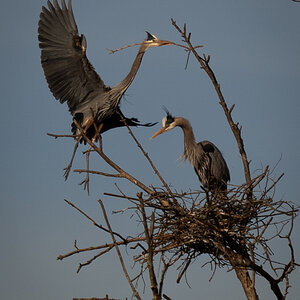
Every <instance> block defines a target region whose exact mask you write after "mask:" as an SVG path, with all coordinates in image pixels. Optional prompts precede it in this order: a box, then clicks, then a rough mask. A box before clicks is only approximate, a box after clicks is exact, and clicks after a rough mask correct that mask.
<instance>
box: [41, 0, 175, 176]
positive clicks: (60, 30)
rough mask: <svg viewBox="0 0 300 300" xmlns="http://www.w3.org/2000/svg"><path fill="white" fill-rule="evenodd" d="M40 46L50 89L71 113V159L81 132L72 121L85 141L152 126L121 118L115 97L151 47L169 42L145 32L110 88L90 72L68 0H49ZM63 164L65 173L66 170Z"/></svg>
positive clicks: (44, 16) (82, 36)
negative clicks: (125, 70) (123, 72)
mask: <svg viewBox="0 0 300 300" xmlns="http://www.w3.org/2000/svg"><path fill="white" fill-rule="evenodd" d="M38 33H39V35H38V39H39V42H40V43H39V46H40V48H41V50H42V53H41V62H42V66H43V69H44V73H45V77H46V79H47V82H48V85H49V88H50V90H51V92H52V93H53V95H54V97H55V98H56V99H57V100H59V101H60V102H61V103H63V102H65V101H67V103H68V107H69V110H70V112H71V114H72V116H73V123H72V132H73V134H74V135H75V136H77V143H76V145H75V148H74V152H73V156H72V159H71V162H70V165H71V164H72V160H73V158H74V155H75V152H76V149H77V146H78V143H79V142H81V141H82V138H81V137H80V130H78V128H77V126H76V125H75V124H74V120H76V122H77V123H78V124H79V125H80V126H81V127H82V128H83V130H84V132H85V134H86V135H87V137H89V138H90V139H94V141H95V140H97V136H98V135H99V133H100V132H101V133H103V132H104V131H106V130H109V129H112V128H115V127H120V126H125V123H124V120H125V122H126V124H127V125H129V126H152V125H153V123H147V124H140V123H139V121H138V120H137V119H136V118H126V117H124V115H123V114H122V112H121V110H120V108H119V104H120V100H121V98H122V96H123V94H124V93H125V91H126V90H127V88H128V87H129V86H130V84H131V83H132V81H133V79H134V77H135V75H136V73H137V71H138V69H139V67H140V64H141V61H142V58H143V55H144V53H145V52H146V50H147V49H148V48H150V47H156V46H162V45H171V44H173V43H172V42H170V41H165V40H159V39H158V38H157V37H155V36H154V35H152V34H150V33H148V37H147V39H146V40H144V41H143V42H142V43H141V46H140V48H139V50H138V53H137V55H136V58H135V60H134V62H133V64H132V67H131V69H130V71H129V73H128V75H127V76H126V77H125V78H124V79H123V80H122V81H121V82H120V83H119V84H117V85H116V86H114V87H112V88H110V87H108V86H106V85H105V84H104V82H103V81H102V79H101V78H100V77H99V75H98V74H97V73H96V72H95V70H94V68H93V66H92V65H91V64H90V62H89V60H88V59H87V56H86V48H87V42H86V38H85V36H84V35H83V34H82V35H79V33H78V29H77V25H76V22H75V18H74V15H73V11H72V3H71V0H69V1H68V7H67V6H66V3H65V0H61V7H60V6H59V4H58V2H57V0H53V4H52V3H51V2H50V1H48V8H46V7H44V6H43V7H42V12H41V14H40V20H39V27H38ZM70 165H69V166H68V168H67V174H66V176H67V175H68V171H69V169H70Z"/></svg>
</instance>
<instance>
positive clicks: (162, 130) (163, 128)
mask: <svg viewBox="0 0 300 300" xmlns="http://www.w3.org/2000/svg"><path fill="white" fill-rule="evenodd" d="M165 131H166V127H162V128H161V129H159V130H158V131H157V132H155V133H154V134H153V135H152V136H151V138H150V140H152V139H154V138H155V137H156V136H158V135H160V134H161V133H164V132H165Z"/></svg>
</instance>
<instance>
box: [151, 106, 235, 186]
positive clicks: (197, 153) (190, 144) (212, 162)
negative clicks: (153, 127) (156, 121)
mask: <svg viewBox="0 0 300 300" xmlns="http://www.w3.org/2000/svg"><path fill="white" fill-rule="evenodd" d="M166 113H167V116H166V117H164V118H163V120H162V125H163V126H162V128H161V129H160V130H158V131H157V132H156V133H155V134H154V135H153V136H152V137H151V139H153V138H155V137H156V136H158V135H159V134H161V133H163V132H166V131H169V130H171V129H173V128H175V127H177V126H178V127H180V128H181V129H182V131H183V134H184V152H183V158H184V159H188V160H189V161H190V163H191V164H192V165H193V167H194V169H195V172H196V174H197V175H198V178H199V180H200V182H201V183H202V184H203V187H204V188H205V189H206V190H208V191H212V192H214V191H226V189H227V182H228V181H229V180H230V174H229V170H228V167H227V164H226V162H225V160H224V158H223V156H222V154H221V152H220V150H219V149H218V148H217V147H216V146H215V145H214V144H213V143H212V142H209V141H202V142H200V143H196V141H195V137H194V133H193V128H192V126H191V124H190V122H189V121H188V120H187V119H185V118H182V117H173V116H172V115H171V114H170V113H169V112H168V111H166Z"/></svg>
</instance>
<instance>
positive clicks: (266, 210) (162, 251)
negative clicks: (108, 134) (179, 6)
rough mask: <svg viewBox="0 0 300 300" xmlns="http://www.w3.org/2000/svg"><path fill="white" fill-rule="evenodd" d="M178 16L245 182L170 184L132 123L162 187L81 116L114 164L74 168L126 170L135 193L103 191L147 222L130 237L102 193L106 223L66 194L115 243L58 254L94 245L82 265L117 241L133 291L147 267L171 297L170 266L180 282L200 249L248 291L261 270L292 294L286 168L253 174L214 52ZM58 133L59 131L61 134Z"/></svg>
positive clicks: (158, 295)
mask: <svg viewBox="0 0 300 300" xmlns="http://www.w3.org/2000/svg"><path fill="white" fill-rule="evenodd" d="M172 24H173V26H174V27H175V28H176V30H177V31H178V32H179V33H180V35H181V37H182V39H183V41H184V42H185V44H186V45H185V46H183V45H180V46H183V47H184V48H185V50H186V51H188V54H189V55H190V54H191V53H192V54H193V55H194V56H195V58H196V59H197V61H198V62H199V64H200V66H201V69H202V70H204V72H206V74H207V75H208V76H209V78H210V80H211V82H212V84H213V87H214V89H215V90H216V93H217V95H218V98H219V104H220V105H221V106H222V108H223V110H224V113H225V116H226V119H227V122H228V124H229V127H230V129H231V131H232V133H233V135H234V137H235V140H236V142H237V147H238V149H239V153H240V155H241V159H242V163H243V169H244V176H245V181H244V184H242V185H231V186H230V188H229V190H228V194H227V195H226V197H224V195H218V194H212V193H207V192H202V191H187V192H182V193H178V192H176V189H175V188H171V187H170V186H168V185H167V184H166V182H165V180H164V179H163V178H162V176H161V175H160V173H159V171H158V170H157V168H156V167H155V165H154V163H153V162H152V160H151V159H150V157H149V155H148V153H147V152H146V151H145V150H144V148H143V147H142V145H141V144H140V143H139V141H138V140H137V139H136V137H135V136H134V134H133V132H132V131H131V129H130V128H129V127H128V126H127V129H128V131H129V133H130V135H131V137H132V138H133V140H134V141H135V142H136V145H137V147H138V149H139V150H140V151H141V152H142V153H143V155H144V157H145V160H146V163H149V164H150V166H151V168H152V169H153V170H154V172H155V174H156V176H158V178H159V179H160V181H161V186H158V187H154V186H151V185H147V184H145V183H143V182H141V181H140V180H139V179H138V178H135V177H134V176H132V175H131V174H130V173H129V172H127V171H126V170H124V169H123V168H122V167H121V166H120V165H119V164H118V163H116V162H114V161H113V160H112V159H111V158H109V156H108V155H107V154H106V153H104V151H103V149H102V141H101V137H100V139H99V145H97V144H95V143H93V142H92V141H91V140H90V139H89V138H88V137H87V136H86V135H85V134H84V131H83V130H82V128H81V127H80V126H79V125H78V124H76V125H77V127H78V129H79V132H80V133H81V136H82V138H83V139H84V140H85V142H86V143H87V144H88V145H89V146H90V151H93V153H96V154H97V155H99V156H100V157H101V158H102V159H103V160H104V161H105V162H106V163H107V164H108V165H109V166H111V167H112V169H113V170H114V172H112V173H106V172H102V171H96V170H89V169H81V170H74V172H77V173H89V174H94V175H100V176H106V177H112V178H113V179H114V180H117V179H118V178H124V179H127V180H128V181H129V182H131V183H132V184H134V185H135V186H136V188H137V191H136V193H135V194H134V195H127V194H125V193H124V192H123V191H122V190H121V189H120V188H119V187H118V186H117V192H116V193H114V194H112V193H110V194H109V193H104V195H106V196H109V197H114V198H122V199H124V201H128V203H130V206H129V207H128V209H127V210H122V211H119V212H117V213H124V212H126V211H130V212H131V213H133V214H134V215H135V216H136V219H137V220H138V221H139V222H140V223H141V224H142V228H143V229H142V232H140V233H138V234H136V235H131V237H130V238H128V237H124V236H123V235H122V234H120V233H118V232H114V231H113V229H112V225H111V224H110V221H109V218H108V215H107V213H106V209H105V207H104V204H103V202H102V201H101V200H98V202H99V205H100V207H101V210H102V214H103V218H104V220H105V223H106V226H102V225H100V224H99V223H98V222H97V221H95V220H94V219H93V218H91V217H90V216H88V215H87V214H86V213H85V212H84V211H82V210H81V209H80V208H79V207H77V206H75V205H74V204H73V203H72V202H71V201H68V200H66V202H67V203H68V204H69V205H71V206H72V207H74V208H75V209H76V210H78V211H79V212H80V213H81V214H82V215H83V216H84V217H85V218H87V219H89V220H90V221H91V222H92V223H93V224H94V226H96V227H97V228H98V229H99V230H101V231H103V232H104V233H106V234H108V235H109V236H110V237H111V243H105V244H101V245H99V246H93V247H85V248H79V247H78V246H77V242H76V241H75V244H74V250H72V251H70V252H69V253H66V254H63V255H60V256H59V257H58V259H59V260H63V259H65V258H67V257H70V256H73V255H78V254H80V253H86V252H89V253H91V255H92V256H91V258H90V259H89V260H88V261H86V262H84V263H80V264H79V267H78V269H77V272H79V271H80V270H81V269H82V268H83V267H85V266H88V265H90V264H91V263H92V262H94V261H95V260H96V259H98V258H100V257H101V256H102V255H103V254H105V253H107V252H109V251H111V250H113V249H115V250H116V252H117V255H118V257H119V260H120V264H121V266H122V269H123V272H124V274H125V276H126V279H127V281H128V283H129V285H130V287H131V290H132V293H133V296H134V297H135V298H136V299H141V296H140V293H139V291H138V290H137V288H136V284H137V283H138V282H139V280H142V279H143V278H144V277H143V275H144V274H145V272H148V275H149V280H150V288H151V291H152V295H153V299H155V300H159V299H163V298H165V299H171V297H172V296H171V295H169V296H168V295H165V294H164V293H163V290H164V282H165V278H166V274H167V271H168V270H169V269H170V268H171V267H176V268H177V270H179V272H178V277H177V283H180V282H181V279H182V277H183V276H184V275H185V274H187V273H188V271H189V266H190V265H191V263H192V262H193V261H195V260H197V259H198V258H199V257H200V256H203V255H206V257H207V264H210V265H211V268H212V270H213V273H212V276H213V275H214V273H215V271H216V270H217V268H218V267H228V268H231V269H232V270H234V272H235V273H236V276H237V278H238V279H239V281H240V282H241V284H242V287H243V289H244V292H245V295H246V297H247V299H251V300H253V299H258V293H257V290H256V285H255V283H256V281H255V279H256V276H257V275H259V276H261V277H263V278H264V279H265V280H266V282H267V283H268V286H269V287H270V289H271V291H272V292H273V294H274V295H275V297H276V299H286V296H287V294H288V290H289V288H290V284H289V276H290V274H291V272H292V271H293V270H294V269H295V267H296V266H299V265H298V264H297V263H296V262H295V255H294V249H293V245H292V240H291V235H292V231H293V224H294V219H295V217H296V213H297V212H298V207H295V206H294V205H293V204H292V203H290V202H288V201H284V200H278V201H277V200H276V198H275V191H276V186H277V184H278V182H279V181H280V179H281V178H282V176H283V174H282V175H281V176H279V177H278V178H274V177H273V173H272V170H271V169H270V168H269V166H265V168H264V169H262V170H261V172H260V174H258V175H256V176H255V177H252V176H251V172H250V168H249V160H248V157H247V154H246V151H245V145H244V141H243V139H242V134H241V127H240V126H239V125H238V123H237V122H235V121H234V120H233V117H232V112H233V109H234V105H232V106H231V107H230V108H228V106H227V103H226V101H225V98H224V96H223V94H222V91H221V88H220V84H219V83H218V81H217V78H216V76H215V74H214V72H213V70H212V69H211V67H210V65H209V61H210V56H206V55H205V54H203V55H202V56H201V55H199V54H198V52H197V50H196V48H198V47H197V46H196V47H194V46H193V45H192V42H191V34H190V33H187V31H186V26H185V25H184V26H183V28H182V29H181V28H180V27H179V26H178V25H177V24H176V22H175V21H174V20H172ZM56 137H59V136H58V135H56ZM99 180H101V179H99ZM128 220H129V218H128ZM129 222H131V220H130V221H129ZM276 239H282V240H284V241H286V247H287V249H288V250H289V257H288V258H287V260H286V261H284V262H280V261H278V260H275V259H273V254H274V253H275V251H273V250H272V245H271V244H272V241H274V240H276ZM128 246H130V249H131V250H132V251H133V252H134V253H135V255H134V256H133V260H134V262H135V263H136V265H138V266H139V268H138V270H139V271H138V272H137V274H136V275H135V276H134V277H133V276H132V275H130V274H129V272H128V270H127V268H126V264H125V262H124V259H123V256H122V253H121V251H120V248H121V247H128ZM137 251H138V253H137V254H136V252H137ZM92 253H96V254H92ZM155 257H157V258H158V261H159V264H160V266H162V267H161V268H158V266H157V263H155V262H154V258H155ZM282 282H283V283H285V285H284V287H281V286H280V284H281V283H282Z"/></svg>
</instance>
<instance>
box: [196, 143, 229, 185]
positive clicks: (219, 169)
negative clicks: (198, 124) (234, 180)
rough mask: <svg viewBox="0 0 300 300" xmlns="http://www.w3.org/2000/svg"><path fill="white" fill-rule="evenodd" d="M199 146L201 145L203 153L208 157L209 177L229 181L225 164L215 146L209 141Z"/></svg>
mask: <svg viewBox="0 0 300 300" xmlns="http://www.w3.org/2000/svg"><path fill="white" fill-rule="evenodd" d="M199 144H201V145H202V147H203V150H204V152H205V153H206V154H207V155H208V156H209V157H210V172H211V175H213V176H214V177H215V178H216V179H218V180H224V181H226V182H227V181H229V180H230V174H229V170H228V167H227V164H226V162H225V160H224V158H223V155H222V153H221V151H220V150H219V149H218V148H217V146H216V145H214V144H213V143H212V142H209V141H202V142H200V143H199Z"/></svg>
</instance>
